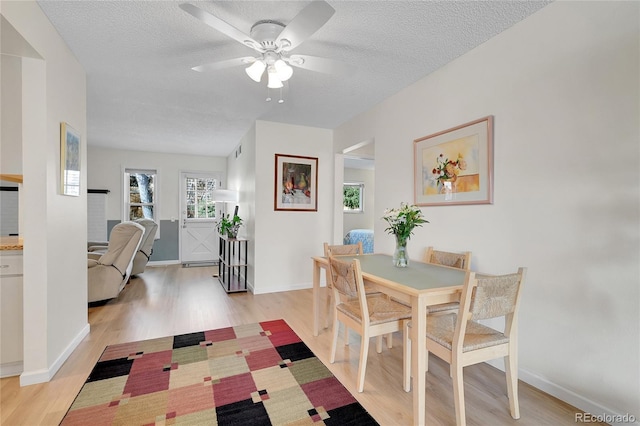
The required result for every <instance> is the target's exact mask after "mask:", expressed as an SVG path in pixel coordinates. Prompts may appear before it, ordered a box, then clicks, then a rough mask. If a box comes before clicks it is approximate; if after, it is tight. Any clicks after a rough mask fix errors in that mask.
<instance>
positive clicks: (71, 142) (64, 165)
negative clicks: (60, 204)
mask: <svg viewBox="0 0 640 426" xmlns="http://www.w3.org/2000/svg"><path fill="white" fill-rule="evenodd" d="M60 177H61V192H62V194H63V195H72V196H75V197H77V196H79V195H80V134H79V133H78V132H77V131H76V130H74V129H73V128H72V127H71V126H69V125H68V124H67V123H64V122H63V123H60Z"/></svg>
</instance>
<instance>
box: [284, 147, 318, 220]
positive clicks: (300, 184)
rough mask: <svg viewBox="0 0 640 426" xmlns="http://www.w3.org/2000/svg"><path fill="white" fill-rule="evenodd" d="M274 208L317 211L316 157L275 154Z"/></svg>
mask: <svg viewBox="0 0 640 426" xmlns="http://www.w3.org/2000/svg"><path fill="white" fill-rule="evenodd" d="M275 171H276V173H275V194H274V210H289V211H313V212H315V211H318V159H317V158H315V157H302V156H297V155H283V154H276V167H275Z"/></svg>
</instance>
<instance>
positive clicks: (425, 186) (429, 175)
mask: <svg viewBox="0 0 640 426" xmlns="http://www.w3.org/2000/svg"><path fill="white" fill-rule="evenodd" d="M413 154H414V203H415V204H416V205H418V206H444V205H460V204H491V203H493V117H492V116H488V117H484V118H481V119H478V120H475V121H472V122H469V123H465V124H462V125H460V126H457V127H454V128H452V129H447V130H444V131H441V132H438V133H435V134H432V135H429V136H425V137H422V138H420V139H416V140H414V143H413Z"/></svg>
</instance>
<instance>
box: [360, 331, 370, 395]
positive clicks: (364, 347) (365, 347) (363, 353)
mask: <svg viewBox="0 0 640 426" xmlns="http://www.w3.org/2000/svg"><path fill="white" fill-rule="evenodd" d="M369 343H370V342H369V330H368V329H367V328H366V327H365V328H364V329H363V330H362V342H361V344H360V363H359V365H358V392H362V391H364V373H365V372H366V370H367V357H368V355H369Z"/></svg>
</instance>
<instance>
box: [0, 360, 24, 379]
mask: <svg viewBox="0 0 640 426" xmlns="http://www.w3.org/2000/svg"><path fill="white" fill-rule="evenodd" d="M22 370H23V366H22V361H16V362H6V363H4V364H0V379H4V378H5V377H12V376H19V375H20V373H22Z"/></svg>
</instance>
